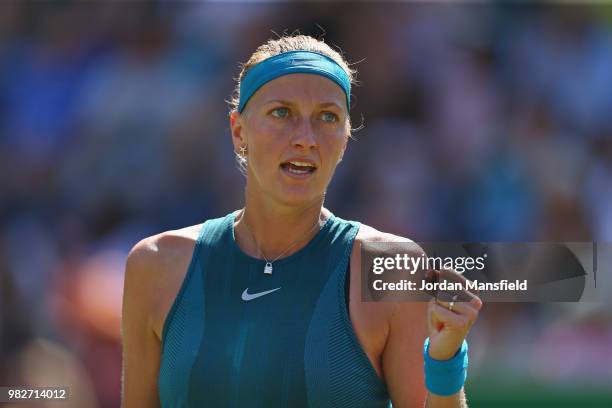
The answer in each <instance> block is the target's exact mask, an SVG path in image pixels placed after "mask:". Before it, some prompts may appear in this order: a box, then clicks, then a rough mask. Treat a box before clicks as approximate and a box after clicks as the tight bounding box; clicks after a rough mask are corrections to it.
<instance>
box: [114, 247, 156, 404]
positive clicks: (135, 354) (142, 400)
mask: <svg viewBox="0 0 612 408" xmlns="http://www.w3.org/2000/svg"><path fill="white" fill-rule="evenodd" d="M156 255H157V247H156V245H155V243H154V241H153V239H152V238H148V239H145V240H143V241H141V242H139V243H138V244H136V246H135V247H134V248H133V249H132V251H131V252H130V254H129V256H128V260H127V264H126V269H125V285H124V291H123V317H122V322H121V332H122V338H123V373H122V396H121V406H122V407H123V408H131V407H138V408H139V407H143V408H148V407H159V405H160V404H159V397H158V392H157V378H158V374H159V363H160V349H161V347H160V341H159V339H158V337H157V335H156V334H155V332H154V330H153V327H152V319H151V316H152V306H153V304H154V303H153V298H154V294H155V286H154V282H155V279H154V277H155V276H158V274H156V270H155V268H156V265H158V264H159V263H158V262H155V256H156Z"/></svg>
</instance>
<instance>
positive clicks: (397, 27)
mask: <svg viewBox="0 0 612 408" xmlns="http://www.w3.org/2000/svg"><path fill="white" fill-rule="evenodd" d="M294 29H299V30H300V32H301V33H304V34H311V35H314V36H318V37H320V36H323V38H325V39H326V41H327V42H328V43H330V44H333V45H334V46H339V47H340V48H341V49H342V51H343V52H344V53H345V55H346V56H347V58H348V59H349V61H350V62H352V63H354V65H353V67H354V68H356V69H357V70H358V79H359V82H360V83H359V85H358V86H357V87H356V88H355V89H354V91H353V92H354V96H355V97H354V99H353V101H352V109H351V117H352V125H353V127H354V128H356V129H357V128H361V129H359V130H356V131H355V132H354V134H353V136H354V139H355V140H351V141H350V143H349V148H348V151H347V154H346V155H345V159H344V161H343V162H342V163H341V165H340V166H339V168H338V170H337V173H336V177H335V179H334V181H333V182H332V185H331V186H330V189H329V192H328V195H327V205H328V207H329V208H330V209H331V210H332V211H334V212H335V213H336V214H338V215H339V216H341V217H343V218H348V219H357V220H360V221H362V222H364V223H367V224H370V225H373V226H375V227H377V228H379V229H382V230H385V231H389V232H393V233H396V234H401V235H404V236H407V237H410V238H412V239H414V240H431V241H444V240H466V241H470V240H471V241H593V240H596V241H601V242H611V241H612V182H611V180H612V12H611V10H610V7H608V6H605V5H592V6H572V5H539V6H537V5H529V6H524V5H523V6H510V5H498V4H492V5H489V4H470V5H465V4H463V5H452V4H421V3H414V4H402V3H390V4H385V5H379V4H376V3H372V4H369V3H351V4H347V3H323V2H321V3H319V2H315V3H308V4H306V3H297V4H296V3H290V2H289V3H276V2H266V3H233V2H228V3H226V2H219V3H199V2H181V3H178V4H176V3H173V4H171V3H170V2H145V1H138V2H93V3H89V2H80V1H62V2H54V3H51V2H50V3H47V2H3V3H2V4H0V385H9V384H15V385H18V384H40V385H58V386H59V385H65V384H70V385H71V387H72V388H73V389H74V390H75V395H76V397H75V398H73V399H72V400H71V404H72V405H70V406H75V407H76V406H91V407H96V406H99V407H114V406H117V404H118V400H119V393H120V364H121V347H120V333H119V325H120V310H121V294H122V285H123V267H124V262H125V258H126V255H127V252H128V251H129V249H130V247H131V246H132V245H133V244H134V243H136V242H137V241H138V240H139V239H141V238H143V237H145V236H147V235H151V234H154V233H157V232H160V231H163V230H167V229H174V228H179V227H182V226H186V225H192V224H196V223H200V222H202V221H203V220H205V219H207V218H212V217H218V216H222V215H225V214H226V213H228V212H230V211H231V210H234V209H237V208H239V206H240V205H241V202H242V198H243V188H244V179H243V178H242V176H241V175H240V173H239V171H238V170H237V168H236V166H235V164H234V159H233V149H232V146H231V140H230V135H229V127H228V116H227V115H228V105H227V103H226V101H227V100H228V99H229V97H230V96H231V93H232V90H233V88H234V85H235V81H234V78H235V77H237V75H238V72H239V63H240V62H244V61H246V60H247V59H248V57H249V56H250V54H251V53H252V52H253V51H254V49H255V48H256V47H257V46H258V45H259V44H261V43H262V42H264V41H265V40H267V39H268V38H271V37H275V36H276V35H277V34H281V33H292V32H293V30H294ZM347 198H348V199H347ZM487 306H489V305H487ZM570 309H571V310H570ZM568 310H569V312H571V313H569V312H568ZM565 312H568V313H565ZM487 313H489V316H492V317H487V316H486V314H485V316H483V321H482V323H481V322H479V324H478V325H477V328H475V329H474V331H475V333H474V337H475V339H474V340H475V341H476V342H477V343H478V344H482V347H481V348H480V350H481V352H480V354H481V355H485V354H483V353H485V350H494V351H495V352H499V353H498V354H497V355H498V356H500V357H499V361H493V362H491V361H489V362H488V363H487V362H484V361H483V362H482V363H481V365H480V367H481V368H482V370H486V369H487V368H490V369H494V367H493V364H497V363H499V364H505V365H504V367H510V369H511V368H512V367H514V368H515V371H514V373H515V374H516V375H523V374H525V375H526V374H527V373H524V371H525V368H524V366H521V367H519V366H513V364H514V361H513V360H515V359H513V356H515V353H518V351H517V350H522V351H521V352H523V351H524V352H525V353H527V355H531V357H532V358H530V359H529V360H530V361H531V362H532V366H530V368H528V369H527V370H528V371H529V374H530V375H534V376H536V377H537V376H539V378H544V379H547V378H548V379H550V378H553V380H555V381H557V380H559V381H562V380H564V379H568V378H569V379H571V381H575V380H576V378H577V377H581V378H585V379H586V380H588V381H591V380H593V381H596V382H597V381H599V382H600V383H605V384H607V385H610V384H612V351H610V346H609V344H612V321H611V320H610V318H609V311H608V312H605V311H603V309H602V308H600V307H598V306H597V305H595V306H593V305H591V306H590V307H588V308H587V310H585V309H584V307H582V306H579V305H573V306H572V307H571V308H570V307H567V309H562V310H561V311H559V310H558V309H556V308H555V307H552V306H550V307H547V306H543V307H542V306H537V305H517V304H512V305H490V308H489V311H487ZM569 315H571V316H572V317H571V318H568V317H567V316H569ZM560 316H563V317H560ZM555 319H556V320H555ZM568 319H569V320H568ZM572 319H573V320H572ZM544 322H546V323H547V324H543V323H544ZM550 322H556V323H555V324H548V323H550ZM547 327H548V329H546V328H547ZM479 340H480V341H479ZM510 341H512V342H513V344H514V345H516V347H518V348H517V349H514V351H512V350H511V351H508V350H507V349H506V350H505V353H504V347H507V344H508V342H510ZM551 341H552V345H553V346H552V347H551ZM606 344H607V346H606ZM584 345H587V346H588V345H590V346H589V347H590V348H589V350H590V351H589V354H588V355H586V354H585V355H584V356H583V355H581V354H580V352H578V357H577V358H576V359H575V362H574V365H571V364H570V366H569V367H568V366H567V365H564V367H563V369H551V362H555V361H557V360H555V358H557V356H558V355H562V354H564V353H567V351H568V350H572V351H573V352H576V350H580V349H581V346H584ZM579 346H580V347H579ZM521 347H522V348H521ZM538 347H539V348H538ZM474 350H478V348H477V347H475V348H474ZM490 352H491V353H492V351H490ZM475 353H476V355H475V358H476V361H478V358H479V357H478V356H479V354H478V351H475ZM487 356H489V355H488V354H487ZM483 358H484V357H483ZM487 364H488V366H487ZM476 367H477V369H478V367H479V365H478V363H477V365H476ZM496 367H497V366H496ZM496 367H495V368H496ZM543 367H547V368H546V369H544V368H543ZM552 367H554V366H552ZM510 372H512V371H510ZM522 373H523V374H522Z"/></svg>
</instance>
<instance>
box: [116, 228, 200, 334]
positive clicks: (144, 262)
mask: <svg viewBox="0 0 612 408" xmlns="http://www.w3.org/2000/svg"><path fill="white" fill-rule="evenodd" d="M201 227H202V224H198V225H192V226H189V227H186V228H181V229H178V230H172V231H165V232H162V233H160V234H156V235H153V236H150V237H147V238H144V239H143V240H141V241H140V242H138V243H137V244H136V245H134V247H133V248H132V250H131V251H130V253H129V255H128V259H127V264H126V276H125V291H124V302H132V301H133V302H141V303H143V304H142V305H141V307H144V308H146V310H147V312H148V313H147V314H148V315H149V320H150V326H151V328H152V329H153V331H154V332H155V334H156V335H157V337H158V338H161V331H162V327H163V324H164V320H165V317H166V315H167V312H168V310H169V309H170V306H171V305H172V302H173V300H174V298H175V297H176V294H177V293H178V291H179V289H180V286H181V284H182V282H183V279H184V278H185V275H186V273H187V269H188V268H189V263H190V262H191V257H192V255H193V249H194V246H195V242H196V240H197V237H198V234H199V232H200V229H201Z"/></svg>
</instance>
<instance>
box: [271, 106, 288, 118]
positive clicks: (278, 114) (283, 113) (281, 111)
mask: <svg viewBox="0 0 612 408" xmlns="http://www.w3.org/2000/svg"><path fill="white" fill-rule="evenodd" d="M270 114H271V115H272V116H274V117H275V118H277V119H284V118H286V117H288V116H289V109H288V108H284V107H280V108H274V109H272V111H270Z"/></svg>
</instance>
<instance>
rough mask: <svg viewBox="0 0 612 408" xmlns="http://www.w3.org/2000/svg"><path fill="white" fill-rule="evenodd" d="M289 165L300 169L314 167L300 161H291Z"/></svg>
mask: <svg viewBox="0 0 612 408" xmlns="http://www.w3.org/2000/svg"><path fill="white" fill-rule="evenodd" d="M289 163H291V164H293V165H294V166H300V167H314V166H313V165H312V164H310V163H305V162H300V161H291V162H289Z"/></svg>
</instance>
